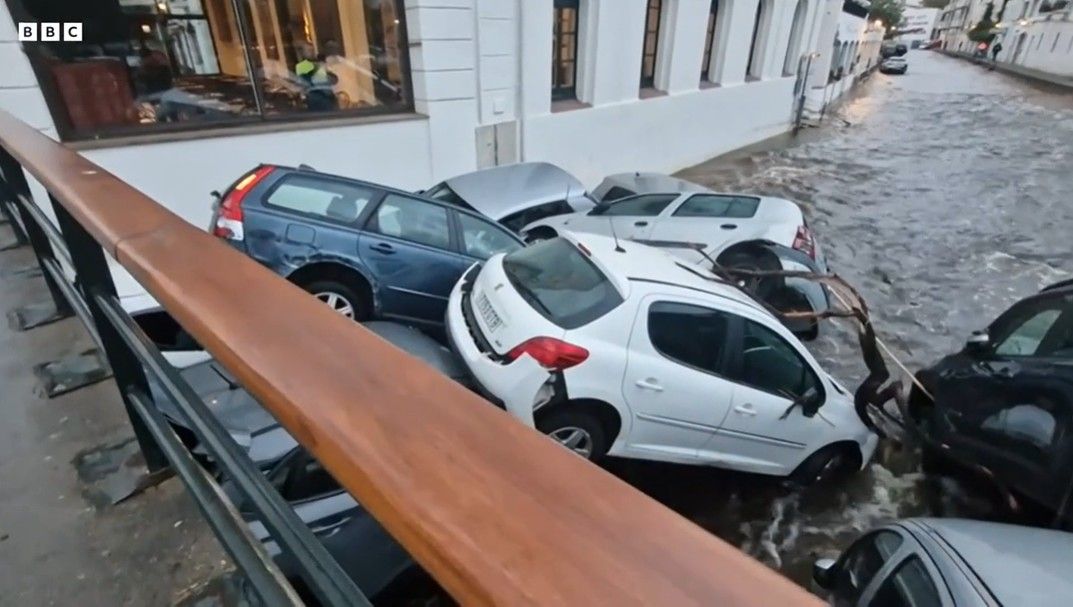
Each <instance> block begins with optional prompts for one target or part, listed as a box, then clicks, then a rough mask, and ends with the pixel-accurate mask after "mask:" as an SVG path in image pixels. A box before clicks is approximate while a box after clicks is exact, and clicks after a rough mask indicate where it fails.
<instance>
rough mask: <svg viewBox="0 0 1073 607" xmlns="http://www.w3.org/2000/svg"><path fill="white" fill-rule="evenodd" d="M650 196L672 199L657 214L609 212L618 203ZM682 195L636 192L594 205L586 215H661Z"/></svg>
mask: <svg viewBox="0 0 1073 607" xmlns="http://www.w3.org/2000/svg"><path fill="white" fill-rule="evenodd" d="M649 196H669V197H670V198H671V199H670V200H668V201H667V204H665V205H664V206H663V208H662V209H660V211H659V213H656V214H655V215H614V214H609V213H608V211H610V210H611V209H612V208H614V207H615V206H616V205H619V204H621V203H623V202H629V201H631V200H633V199H636V198H642V197H649ZM681 196H682V195H681V194H675V193H666V194H664V193H659V192H648V193H645V194H634V195H633V196H627V197H625V198H619V199H618V200H612V201H611V202H609V203H607V204H606V206H603V207H601V206H600V205H597V206H595V207H593V208H592V209H591V210H589V212H588V213H586V215H587V216H589V217H661V216H662V215H663V214H664V213H666V212H667V209H669V208H671V206H673V205H674V202H675V201H676V200H678V199H679V198H681ZM600 209H602V210H600ZM597 210H600V212H599V213H597V212H596V211H597Z"/></svg>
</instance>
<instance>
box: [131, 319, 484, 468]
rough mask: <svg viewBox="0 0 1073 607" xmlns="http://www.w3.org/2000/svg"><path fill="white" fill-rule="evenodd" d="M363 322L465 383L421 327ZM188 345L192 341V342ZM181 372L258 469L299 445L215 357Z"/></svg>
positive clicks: (157, 396)
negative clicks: (419, 329)
mask: <svg viewBox="0 0 1073 607" xmlns="http://www.w3.org/2000/svg"><path fill="white" fill-rule="evenodd" d="M363 326H364V327H365V328H366V329H368V330H370V331H372V332H373V333H375V334H376V335H378V336H379V337H381V338H383V339H384V340H386V341H388V342H390V343H391V344H392V345H394V346H395V347H397V348H399V349H400V350H403V351H405V352H407V353H409V354H411V355H412V356H414V357H416V358H418V359H420V360H422V361H424V362H425V363H426V364H428V365H429V366H431V367H432V368H434V369H436V370H438V371H440V372H441V373H443V374H444V375H446V376H447V377H450V378H451V379H453V380H455V381H457V382H459V383H461V384H463V385H469V381H470V380H469V375H468V373H467V372H466V370H465V368H464V367H463V366H462V365H461V363H460V362H459V361H458V359H457V357H456V356H455V355H454V354H453V353H452V352H451V351H450V350H448V349H447V348H445V347H443V346H441V345H440V344H438V343H436V342H435V341H433V339H432V338H430V337H428V336H427V335H425V334H424V333H421V332H420V331H417V330H416V329H414V328H412V327H409V326H406V325H401V324H398V323H394V322H387V321H370V322H366V323H363ZM190 347H196V344H193V345H192V346H190ZM180 374H181V375H182V376H183V378H184V379H185V380H186V381H187V383H189V384H190V386H191V387H192V388H193V389H194V391H195V392H197V394H198V396H200V397H201V398H202V400H204V402H205V405H206V406H208V408H209V410H211V411H212V412H213V414H215V415H216V418H217V419H218V420H219V421H220V423H221V424H222V425H223V426H224V428H226V429H227V430H228V432H230V434H231V436H232V438H234V439H235V442H237V443H238V444H239V445H241V446H243V447H244V448H246V449H247V453H248V454H249V456H250V459H252V460H253V461H254V463H256V464H257V465H258V466H259V467H260V468H261V469H268V468H270V467H272V466H274V465H275V464H276V463H277V462H278V461H280V459H281V458H282V457H283V456H285V455H286V454H288V453H290V452H291V451H293V450H294V448H295V447H296V446H297V445H298V443H297V441H295V440H294V438H293V437H291V435H290V434H289V433H288V432H287V430H286V429H285V428H283V427H282V426H280V425H279V422H277V421H276V419H275V418H274V417H272V414H271V413H269V412H268V411H267V410H265V408H264V407H262V406H261V404H260V403H258V402H257V400H256V399H255V398H254V397H253V396H251V395H250V394H249V392H247V391H246V390H244V389H243V388H242V387H241V386H240V385H239V384H238V381H237V380H236V379H235V378H234V376H232V375H231V374H230V373H229V372H228V371H227V370H226V369H224V368H223V366H222V365H220V364H219V363H217V362H216V361H214V360H209V361H207V362H203V363H200V364H196V365H193V366H190V367H187V368H185V369H182V370H181V371H180ZM149 388H150V392H151V393H152V395H153V398H154V400H155V402H156V404H157V407H159V408H160V410H161V411H162V412H163V413H164V415H165V417H167V418H168V420H169V421H170V422H171V424H172V427H173V428H175V431H176V433H177V434H178V435H179V437H180V438H181V439H182V440H183V443H184V444H186V446H187V447H188V448H190V450H191V451H192V452H193V453H194V454H195V455H198V456H200V457H202V458H205V457H206V453H205V452H204V450H203V449H202V448H201V447H200V446H199V445H198V441H197V438H196V437H195V435H194V432H193V431H192V430H191V429H190V425H189V423H188V422H187V421H186V417H185V416H184V415H183V414H182V412H181V411H179V409H178V407H176V406H175V403H174V402H173V401H172V400H171V399H169V398H168V397H167V396H166V395H165V394H164V392H163V390H162V389H161V387H160V386H159V385H156V384H155V383H150V387H149Z"/></svg>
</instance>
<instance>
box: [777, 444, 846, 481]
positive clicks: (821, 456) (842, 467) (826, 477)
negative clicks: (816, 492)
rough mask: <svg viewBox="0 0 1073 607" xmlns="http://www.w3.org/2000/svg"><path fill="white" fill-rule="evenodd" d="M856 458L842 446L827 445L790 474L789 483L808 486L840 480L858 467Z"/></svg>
mask: <svg viewBox="0 0 1073 607" xmlns="http://www.w3.org/2000/svg"><path fill="white" fill-rule="evenodd" d="M858 459H859V457H857V456H856V455H855V454H854V453H852V451H851V450H850V449H849V448H848V447H845V446H842V445H828V446H827V447H824V448H823V449H820V450H819V451H817V452H815V453H813V454H812V455H810V456H808V458H806V459H805V461H803V462H801V464H800V465H798V466H797V469H796V470H794V471H793V472H792V473H791V474H790V482H792V483H794V484H795V485H801V486H809V485H816V484H820V483H829V482H833V481H836V480H840V479H842V478H844V477H846V476H849V475H850V473H852V471H853V470H854V469H855V468H856V467H859V464H858V461H857V460H858Z"/></svg>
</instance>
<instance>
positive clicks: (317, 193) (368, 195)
mask: <svg viewBox="0 0 1073 607" xmlns="http://www.w3.org/2000/svg"><path fill="white" fill-rule="evenodd" d="M376 193H377V192H376V190H374V189H372V188H366V187H362V186H359V185H356V184H351V183H344V182H341V181H336V180H334V179H324V178H318V177H315V176H312V175H290V176H287V177H284V178H283V180H282V182H281V183H280V184H279V185H277V186H276V187H275V188H274V189H273V190H272V193H271V194H269V195H268V198H266V199H265V203H266V204H267V205H268V206H272V207H279V208H283V209H288V210H291V211H297V212H299V213H302V214H305V215H313V216H316V217H321V218H324V219H329V220H332V221H338V222H343V223H352V222H354V221H355V220H356V219H357V218H358V217H359V216H360V215H361V212H362V211H363V210H365V207H366V205H368V204H369V201H370V200H372V199H373V198H374V197H375V196H376Z"/></svg>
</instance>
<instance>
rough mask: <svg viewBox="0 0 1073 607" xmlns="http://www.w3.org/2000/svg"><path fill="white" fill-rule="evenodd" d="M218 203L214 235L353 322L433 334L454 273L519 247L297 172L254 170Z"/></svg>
mask: <svg viewBox="0 0 1073 607" xmlns="http://www.w3.org/2000/svg"><path fill="white" fill-rule="evenodd" d="M217 198H218V202H217V203H216V204H214V208H213V214H212V224H211V227H210V230H211V231H212V233H213V234H214V235H216V236H218V237H219V238H222V239H225V240H226V241H227V242H228V243H230V244H231V245H232V246H233V247H235V248H236V249H238V250H239V251H242V252H243V253H245V254H246V255H248V256H250V257H252V258H253V259H255V260H257V261H258V262H260V263H262V264H264V265H265V266H267V267H269V268H271V269H272V270H273V271H274V272H276V273H277V274H279V275H281V276H283V277H286V278H287V279H288V280H290V281H291V282H293V283H295V284H297V285H298V286H300V287H302V288H303V289H305V290H306V291H309V292H310V293H312V294H313V295H315V296H316V297H317V298H318V299H320V300H321V301H324V302H325V303H327V304H328V305H329V306H331V307H332V308H333V309H335V310H336V311H337V312H339V313H340V314H343V315H345V316H347V317H349V318H353V319H355V320H366V319H368V318H372V317H383V318H394V319H400V320H405V321H408V322H411V323H414V324H419V325H428V326H433V327H435V326H439V325H442V323H443V318H444V311H445V309H446V305H447V297H448V295H449V294H450V292H451V288H452V287H453V286H454V284H455V282H457V281H458V279H459V277H461V275H462V272H464V271H465V270H466V269H467V268H469V267H470V266H471V265H473V263H474V262H476V261H483V260H485V259H487V258H489V257H491V256H492V255H494V254H496V253H499V252H503V251H512V250H514V249H518V248H521V247H522V246H524V245H523V243H522V241H521V240H519V239H518V237H517V236H515V235H514V234H511V233H510V232H508V231H507V230H505V229H504V228H503V227H502V226H500V225H498V224H496V223H495V222H494V221H491V220H489V219H488V218H486V217H484V216H482V215H480V214H478V213H475V212H470V211H467V210H465V209H460V208H458V207H456V206H453V205H450V204H447V203H443V202H439V201H436V200H431V199H429V198H425V197H423V196H420V195H417V194H412V193H409V192H404V191H402V190H396V189H394V188H389V187H386V186H382V185H378V184H375V183H369V182H366V181H360V180H357V179H348V178H345V177H338V176H335V175H328V174H325V173H320V172H317V171H314V170H312V169H308V168H305V167H302V168H298V169H295V168H289V167H281V166H274V165H261V166H259V167H257V168H256V169H254V170H253V171H250V172H249V173H247V174H246V175H244V176H243V177H242V178H241V179H239V180H238V181H236V182H235V183H234V184H233V185H232V186H231V187H230V188H228V189H227V191H226V192H225V193H224V194H223V195H222V196H218V197H217Z"/></svg>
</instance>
